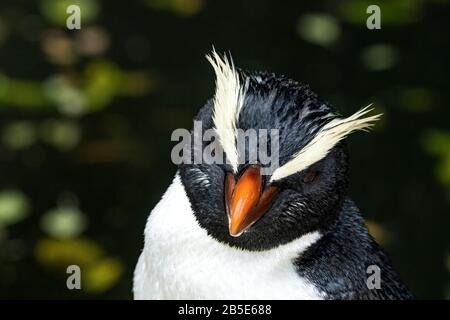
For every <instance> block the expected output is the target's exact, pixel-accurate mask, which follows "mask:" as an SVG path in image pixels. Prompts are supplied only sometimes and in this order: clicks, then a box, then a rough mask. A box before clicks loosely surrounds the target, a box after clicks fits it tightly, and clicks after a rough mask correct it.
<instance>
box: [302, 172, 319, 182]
mask: <svg viewBox="0 0 450 320" xmlns="http://www.w3.org/2000/svg"><path fill="white" fill-rule="evenodd" d="M315 177H316V171H314V170H310V171H308V173H306V175H305V176H304V177H303V182H304V183H311V182H313V180H314V178H315Z"/></svg>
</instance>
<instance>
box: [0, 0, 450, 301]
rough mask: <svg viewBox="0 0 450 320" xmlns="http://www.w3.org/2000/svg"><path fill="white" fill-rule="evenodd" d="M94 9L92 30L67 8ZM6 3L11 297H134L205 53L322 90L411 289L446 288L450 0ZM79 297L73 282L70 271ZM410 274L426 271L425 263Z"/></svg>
mask: <svg viewBox="0 0 450 320" xmlns="http://www.w3.org/2000/svg"><path fill="white" fill-rule="evenodd" d="M72 4H76V5H79V6H80V8H81V14H82V17H81V30H73V31H70V30H67V29H66V27H65V26H66V18H67V16H68V14H67V13H66V8H67V6H68V5H72ZM371 4H374V3H372V1H366V0H342V1H335V0H328V1H314V2H313V1H311V2H301V1H283V2H279V1H273V0H249V1H206V0H139V1H131V2H123V1H106V0H40V1H28V0H2V2H1V4H0V169H1V173H2V175H1V176H2V178H1V179H0V297H7V298H17V297H22V298H49V297H50V298H51V297H53V298H130V297H131V296H132V294H131V283H132V275H133V270H134V266H135V264H136V261H137V257H138V255H139V253H140V251H141V248H142V246H143V236H142V235H143V230H144V226H145V221H146V218H147V215H148V211H149V210H150V208H152V207H153V206H154V205H155V203H156V202H157V201H158V200H159V198H160V196H161V195H162V193H163V191H164V190H165V188H166V187H167V186H168V184H169V182H170V181H171V179H172V177H173V174H174V172H175V170H176V168H175V166H174V165H172V164H171V162H170V149H171V147H172V143H171V141H170V133H171V132H172V130H174V129H176V128H179V127H187V128H189V127H190V126H191V123H192V117H193V116H194V115H195V113H196V112H197V111H198V109H199V108H200V106H202V105H203V104H204V102H205V101H206V99H208V98H209V97H210V96H211V95H212V93H213V86H214V81H213V74H212V72H211V70H210V68H209V66H208V64H207V63H206V61H205V59H204V58H203V57H204V54H205V53H207V52H209V51H210V50H211V48H212V45H214V46H215V47H216V49H217V50H218V51H227V50H229V51H230V52H231V53H232V55H233V57H234V60H235V62H236V64H237V65H239V66H242V67H244V68H248V69H251V70H257V69H262V70H267V71H273V72H277V73H282V74H283V73H284V74H286V75H287V76H289V77H292V78H294V79H297V80H300V81H305V82H307V83H310V84H311V86H312V88H313V89H314V90H315V91H316V92H317V93H318V94H319V95H320V96H322V97H323V98H324V99H326V100H328V101H330V102H331V103H332V104H334V105H336V107H337V109H338V110H339V111H340V112H341V113H342V114H350V113H352V112H354V111H355V110H356V109H358V108H360V107H361V106H364V105H367V104H369V103H373V104H374V107H375V108H376V110H377V112H382V113H383V114H384V115H383V118H382V120H381V121H380V122H379V123H378V124H377V126H376V127H375V129H374V132H373V133H372V134H370V135H355V136H354V137H351V138H350V139H349V144H350V146H349V147H350V148H349V149H350V152H351V156H352V157H351V172H350V174H351V177H350V180H351V184H350V190H349V193H350V195H351V196H352V198H353V199H354V200H355V201H356V203H357V204H358V206H359V207H360V208H361V210H362V212H363V213H364V215H365V217H366V218H367V226H368V228H369V231H370V232H371V234H372V235H373V236H374V237H375V238H376V239H377V241H378V242H379V243H380V244H381V245H382V246H383V247H384V248H385V249H386V251H387V252H388V253H389V255H390V256H391V258H392V260H393V262H394V265H395V266H396V268H397V269H398V270H399V271H400V273H401V275H402V277H403V278H404V280H405V282H406V283H408V285H409V286H410V287H411V289H412V290H413V292H415V293H416V295H417V296H418V297H421V298H450V262H449V261H450V253H449V252H450V247H449V230H448V226H449V225H450V215H449V212H450V210H449V209H450V128H449V121H448V119H450V112H449V108H448V106H447V102H448V101H450V96H449V95H450V94H449V91H448V87H449V84H450V83H449V79H448V69H449V66H450V62H449V60H448V57H449V56H450V39H449V38H448V37H447V36H446V35H445V31H446V30H448V29H449V27H450V20H449V19H448V17H449V14H450V3H449V1H447V0H430V1H425V0H381V1H377V3H376V4H377V5H378V6H379V7H380V8H381V19H382V20H381V26H382V29H381V30H373V31H369V30H367V28H366V19H367V17H368V15H367V13H366V9H367V6H368V5H371ZM72 264H76V265H79V266H80V267H81V271H82V290H80V291H76V290H72V291H71V290H67V289H66V286H65V284H66V278H67V273H66V268H67V266H68V265H72ZM411 266H414V267H413V268H412V267H411Z"/></svg>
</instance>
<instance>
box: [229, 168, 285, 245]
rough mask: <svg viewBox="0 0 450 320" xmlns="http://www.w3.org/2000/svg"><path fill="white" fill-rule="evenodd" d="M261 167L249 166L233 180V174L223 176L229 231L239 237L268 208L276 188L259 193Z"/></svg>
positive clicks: (276, 190) (276, 191)
mask: <svg viewBox="0 0 450 320" xmlns="http://www.w3.org/2000/svg"><path fill="white" fill-rule="evenodd" d="M261 188H262V177H261V169H260V167H259V166H257V165H251V166H249V167H248V168H247V169H246V170H245V171H244V173H243V174H242V175H241V177H240V178H239V181H238V182H237V184H236V182H235V179H234V175H233V174H232V173H227V176H226V178H225V207H226V210H227V215H228V222H229V232H230V235H231V236H233V237H239V236H240V235H241V234H242V233H243V232H244V231H245V230H247V229H248V228H249V227H250V226H251V225H252V224H254V223H255V222H256V221H258V219H259V218H261V217H262V216H263V214H264V213H265V212H266V211H267V210H268V209H269V208H270V205H271V204H272V202H273V200H274V198H275V195H276V194H277V193H278V189H277V188H275V187H272V186H271V187H269V188H267V189H266V190H264V192H262V193H261Z"/></svg>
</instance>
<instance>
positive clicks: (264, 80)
mask: <svg viewBox="0 0 450 320" xmlns="http://www.w3.org/2000/svg"><path fill="white" fill-rule="evenodd" d="M207 59H208V61H209V62H210V63H211V65H212V67H213V69H214V71H215V75H216V91H215V95H214V97H213V98H212V99H210V100H209V101H207V103H206V104H205V105H204V106H203V107H202V108H201V109H200V111H199V113H198V114H197V116H196V117H195V119H194V120H195V121H200V122H201V125H202V128H203V129H205V130H206V129H213V130H214V132H216V133H217V137H218V139H217V140H218V144H219V145H220V147H221V148H222V150H223V153H224V155H225V160H224V161H223V163H210V164H207V163H203V162H201V163H195V162H194V163H192V162H189V161H187V162H186V163H181V164H180V165H179V166H178V169H177V171H176V174H175V177H174V179H173V181H172V183H171V185H170V186H169V188H168V189H167V190H166V192H165V193H164V195H163V196H162V198H161V200H160V201H159V203H158V204H157V205H156V206H155V207H154V209H153V210H152V211H151V213H150V215H149V217H148V220H147V223H146V226H145V231H144V234H145V237H144V238H145V243H144V248H143V250H142V252H141V255H140V257H139V259H138V262H137V265H136V268H135V272H134V279H133V294H134V298H135V299H139V300H141V299H214V300H215V299H217V300H221V299H251V300H256V299H268V300H272V299H298V300H330V299H346V300H354V299H356V300H359V299H412V298H413V295H412V293H411V292H410V291H409V289H408V288H407V287H406V286H405V284H404V283H403V282H402V281H401V279H400V277H399V275H398V273H397V272H396V271H395V270H394V268H393V266H392V264H391V262H390V261H389V259H388V257H387V255H386V254H385V253H384V252H383V251H382V249H381V248H380V247H379V245H378V244H377V243H376V242H375V240H374V239H373V238H372V237H371V236H370V234H369V232H368V230H367V228H366V226H365V223H364V220H363V217H362V214H361V212H360V210H359V209H358V208H357V206H356V205H355V203H354V202H353V201H352V200H351V199H350V197H349V196H348V194H347V185H348V170H349V156H348V150H347V147H346V144H345V138H346V137H347V136H348V135H349V134H350V133H352V132H354V131H358V130H363V131H367V130H368V129H370V128H371V127H372V126H373V125H374V122H375V121H376V120H378V119H379V117H380V115H369V113H370V112H371V109H370V108H369V107H366V108H363V109H361V110H359V111H357V112H356V113H354V114H353V115H351V116H349V117H343V116H341V115H340V114H339V113H337V112H336V111H335V110H334V108H333V107H332V106H331V105H330V104H329V103H327V102H325V101H324V100H321V99H320V98H319V97H318V95H317V94H316V93H314V92H313V91H312V90H311V88H310V87H309V86H308V85H307V84H304V83H300V82H297V81H294V80H291V79H289V78H287V77H285V76H280V75H275V74H273V73H268V72H248V71H244V70H241V69H238V68H235V66H234V64H233V61H232V59H231V57H228V56H226V55H223V56H222V55H219V54H218V53H216V52H215V51H214V50H213V52H212V53H211V54H210V55H207ZM238 129H242V130H248V129H254V130H261V129H276V130H277V132H278V136H277V137H278V142H277V143H278V148H277V149H276V155H277V159H278V166H277V167H276V168H275V169H274V170H272V171H271V172H270V173H268V174H263V173H262V172H263V169H264V168H263V167H264V166H263V165H262V164H261V163H262V161H260V160H261V159H256V161H252V162H251V163H250V162H249V161H245V159H246V158H245V157H244V161H239V159H242V155H241V154H240V152H241V151H242V149H238V147H237V138H236V136H237V131H238ZM269 140H270V138H269ZM203 143H204V144H205V146H206V145H207V144H208V142H207V141H206V142H203ZM205 146H203V147H205ZM258 147H259V144H258ZM249 152H251V150H248V144H247V145H244V151H243V153H249ZM374 277H375V278H374Z"/></svg>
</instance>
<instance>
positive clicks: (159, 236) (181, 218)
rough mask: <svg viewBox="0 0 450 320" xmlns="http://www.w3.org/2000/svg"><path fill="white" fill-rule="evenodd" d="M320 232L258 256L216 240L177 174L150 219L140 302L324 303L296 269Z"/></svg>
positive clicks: (137, 279)
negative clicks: (196, 213)
mask: <svg viewBox="0 0 450 320" xmlns="http://www.w3.org/2000/svg"><path fill="white" fill-rule="evenodd" d="M319 237H320V235H319V233H317V232H314V233H310V234H307V235H305V236H303V237H301V238H299V239H297V240H295V241H292V242H291V243H288V244H286V245H282V246H279V247H277V248H274V249H271V250H266V251H261V252H252V251H246V250H240V249H236V248H232V247H230V246H228V245H226V244H223V243H220V242H218V241H216V240H215V239H213V238H212V237H210V236H209V235H208V234H207V233H206V231H205V230H204V229H202V228H201V227H200V226H199V224H198V223H197V221H196V219H195V216H194V214H193V212H192V210H191V206H190V203H189V199H188V198H187V196H186V193H185V191H184V187H183V185H182V183H181V180H180V178H179V176H178V175H177V176H176V177H175V179H174V181H173V183H172V185H171V186H170V187H169V189H168V190H167V191H166V193H165V194H164V196H163V198H162V199H161V201H160V202H159V203H158V204H157V205H156V207H155V208H154V209H153V211H152V212H151V214H150V217H149V219H148V221H147V225H146V227H145V246H144V250H143V251H142V254H141V256H140V258H139V261H138V264H137V266H136V270H135V276H134V288H133V291H134V297H135V299H322V297H323V295H322V294H321V293H319V292H318V290H317V289H316V288H315V287H314V286H313V285H312V284H311V283H310V282H308V281H307V280H306V279H303V278H301V277H299V276H298V275H297V273H296V272H295V270H294V266H293V264H292V260H293V259H294V258H296V257H297V256H298V255H299V254H300V253H301V252H302V251H304V250H305V249H306V248H307V247H308V246H309V245H311V244H312V243H313V242H315V241H317V239H318V238H319Z"/></svg>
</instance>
